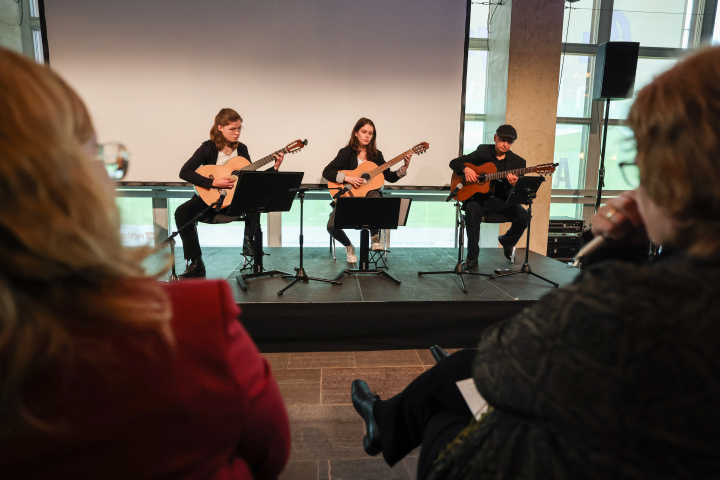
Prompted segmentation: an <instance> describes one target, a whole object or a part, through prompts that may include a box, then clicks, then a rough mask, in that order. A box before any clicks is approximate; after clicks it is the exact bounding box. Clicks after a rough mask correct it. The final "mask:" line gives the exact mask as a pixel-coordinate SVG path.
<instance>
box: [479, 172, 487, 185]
mask: <svg viewBox="0 0 720 480" xmlns="http://www.w3.org/2000/svg"><path fill="white" fill-rule="evenodd" d="M477 181H478V183H485V182H487V177H486V176H485V174H484V173H481V174H480V175H478V179H477Z"/></svg>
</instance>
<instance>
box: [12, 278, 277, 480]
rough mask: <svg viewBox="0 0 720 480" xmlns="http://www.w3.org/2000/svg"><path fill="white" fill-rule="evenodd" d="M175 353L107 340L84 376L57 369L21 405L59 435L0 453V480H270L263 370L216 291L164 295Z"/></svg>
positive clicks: (118, 337) (188, 288)
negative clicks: (169, 308)
mask: <svg viewBox="0 0 720 480" xmlns="http://www.w3.org/2000/svg"><path fill="white" fill-rule="evenodd" d="M164 288H165V290H166V292H167V293H168V294H169V296H170V298H171V301H172V306H173V319H172V330H173V333H174V336H175V345H174V347H167V345H166V343H164V341H163V339H161V338H160V336H159V335H158V334H156V333H136V334H132V335H129V334H118V333H117V332H116V333H114V334H108V335H106V336H104V337H103V338H100V339H97V338H96V339H95V341H98V340H99V341H101V342H102V346H103V350H104V351H105V352H107V353H109V354H110V355H109V356H107V357H109V358H110V360H109V361H108V360H106V359H105V357H106V356H103V357H102V358H103V359H102V360H100V359H99V360H98V361H97V362H95V363H93V364H92V365H91V366H87V365H86V366H79V367H76V368H67V367H66V366H63V367H58V368H56V369H55V371H54V372H51V373H50V374H48V375H46V376H45V377H43V378H42V379H41V380H42V381H38V382H35V383H34V384H33V386H32V388H31V390H30V394H29V396H28V397H27V398H28V404H29V405H30V406H31V407H32V409H33V410H32V411H33V412H34V413H37V414H39V416H40V417H41V418H44V419H52V420H53V423H54V425H55V427H56V432H55V433H54V434H53V433H50V434H48V433H43V432H39V431H37V430H33V431H32V432H29V433H26V434H23V435H17V436H16V437H14V438H10V439H5V440H4V441H2V443H0V478H3V479H15V478H28V479H30V478H32V479H35V478H38V479H41V478H42V479H44V478H53V479H65V478H68V479H70V478H71V479H74V480H78V479H93V480H95V479H100V478H102V479H104V480H108V479H122V480H126V479H133V480H137V479H170V478H172V479H218V480H219V479H223V480H224V479H251V478H257V479H266V478H267V479H270V478H274V477H276V476H277V475H278V474H279V473H280V472H281V471H282V469H283V467H284V466H285V464H286V462H287V460H288V457H289V454H290V430H289V424H288V417H287V412H286V410H285V407H284V405H283V401H282V397H281V396H280V391H279V389H278V386H277V384H276V383H275V380H274V378H273V376H272V373H271V372H270V367H269V365H268V363H267V362H266V361H265V359H264V358H263V357H261V356H260V354H259V353H258V350H257V347H256V346H255V344H254V343H253V341H252V339H251V338H250V337H249V336H248V334H247V332H246V331H245V329H244V328H243V327H242V325H241V324H240V323H239V322H238V321H237V317H238V314H239V309H238V307H237V306H236V305H235V302H234V300H233V297H232V294H231V291H230V287H229V285H228V284H227V283H226V282H224V281H221V280H220V281H205V280H186V281H182V282H177V283H172V284H168V285H167V286H165V287H164Z"/></svg>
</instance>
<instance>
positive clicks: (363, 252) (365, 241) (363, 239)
mask: <svg viewBox="0 0 720 480" xmlns="http://www.w3.org/2000/svg"><path fill="white" fill-rule="evenodd" d="M369 246H370V231H369V230H368V229H367V228H364V229H362V230H361V231H360V258H359V259H358V262H359V263H360V268H347V269H345V270H343V271H342V272H340V273H338V274H337V275H336V276H335V278H334V279H333V280H334V281H337V280H340V279H341V278H342V277H343V276H344V275H351V274H374V275H382V276H384V277H385V278H388V279H390V280H392V281H393V282H395V283H396V284H397V285H400V284H401V283H402V282H401V281H400V280H398V279H397V278H395V277H393V276H392V275H390V274H389V273H388V272H386V271H385V270H381V269H379V268H375V269H370V268H368V267H369V266H370V258H369V257H370V256H369V253H368V252H369V250H370V248H369Z"/></svg>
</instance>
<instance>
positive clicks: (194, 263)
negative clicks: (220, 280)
mask: <svg viewBox="0 0 720 480" xmlns="http://www.w3.org/2000/svg"><path fill="white" fill-rule="evenodd" d="M189 262H190V263H189V264H188V266H187V268H186V269H185V271H184V272H183V273H182V274H181V275H178V277H179V278H195V277H204V276H205V264H204V263H203V261H202V257H198V258H194V259H192V260H189Z"/></svg>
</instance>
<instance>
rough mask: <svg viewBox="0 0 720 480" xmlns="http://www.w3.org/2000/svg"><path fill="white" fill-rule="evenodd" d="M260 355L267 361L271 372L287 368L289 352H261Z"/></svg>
mask: <svg viewBox="0 0 720 480" xmlns="http://www.w3.org/2000/svg"><path fill="white" fill-rule="evenodd" d="M262 356H263V357H265V359H266V360H267V361H268V363H269V364H270V368H272V371H273V372H275V371H276V370H285V369H287V366H288V358H290V354H289V353H262Z"/></svg>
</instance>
